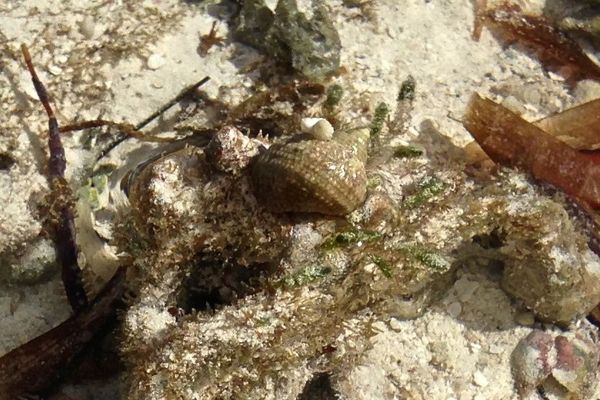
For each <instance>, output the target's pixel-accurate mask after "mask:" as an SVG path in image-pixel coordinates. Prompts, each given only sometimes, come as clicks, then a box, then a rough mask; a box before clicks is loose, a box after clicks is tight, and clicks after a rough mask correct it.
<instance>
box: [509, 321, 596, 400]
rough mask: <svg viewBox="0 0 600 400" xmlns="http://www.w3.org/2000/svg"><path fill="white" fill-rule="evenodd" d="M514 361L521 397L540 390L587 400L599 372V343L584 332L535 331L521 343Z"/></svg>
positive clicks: (557, 395)
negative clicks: (557, 332)
mask: <svg viewBox="0 0 600 400" xmlns="http://www.w3.org/2000/svg"><path fill="white" fill-rule="evenodd" d="M582 333H583V334H582ZM511 363H512V368H513V374H514V377H515V383H516V385H517V389H518V390H519V393H520V394H521V396H522V397H526V396H527V395H529V394H531V393H532V392H533V391H535V390H537V391H539V392H543V393H545V394H546V396H547V398H552V399H573V400H575V399H588V398H589V396H590V394H591V393H592V390H593V389H594V386H595V381H596V376H597V372H598V371H597V368H598V346H597V343H595V342H594V341H593V340H592V339H591V338H590V337H588V335H586V333H585V332H577V333H573V332H566V333H565V334H564V335H563V334H556V333H553V332H541V331H533V332H531V333H530V334H529V335H527V336H526V337H525V338H523V339H522V340H521V341H520V342H519V344H518V345H517V347H516V348H515V350H514V351H513V353H512V357H511Z"/></svg>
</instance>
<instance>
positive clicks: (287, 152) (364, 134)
mask: <svg viewBox="0 0 600 400" xmlns="http://www.w3.org/2000/svg"><path fill="white" fill-rule="evenodd" d="M368 144H369V130H368V129H355V130H352V131H345V132H338V133H336V134H335V135H333V137H332V139H331V140H318V139H314V138H312V139H304V140H292V141H289V142H286V143H281V144H274V145H272V146H271V147H270V148H269V149H268V150H266V151H265V152H263V153H261V154H259V155H258V156H257V157H256V158H255V159H254V160H253V162H252V165H251V176H252V182H253V186H254V191H255V195H256V197H257V199H258V201H259V202H260V203H261V204H263V205H264V206H265V207H266V208H268V209H269V210H270V211H272V212H309V213H319V214H325V215H346V214H348V213H350V212H352V211H353V210H354V209H356V208H357V207H358V206H360V205H361V204H362V203H363V202H364V200H365V197H366V193H367V174H366V171H365V162H366V159H367V148H368Z"/></svg>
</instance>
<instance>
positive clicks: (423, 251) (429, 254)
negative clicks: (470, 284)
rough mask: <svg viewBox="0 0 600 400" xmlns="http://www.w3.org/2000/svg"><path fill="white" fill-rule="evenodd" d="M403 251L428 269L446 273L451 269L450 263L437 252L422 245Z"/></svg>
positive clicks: (411, 246)
mask: <svg viewBox="0 0 600 400" xmlns="http://www.w3.org/2000/svg"><path fill="white" fill-rule="evenodd" d="M401 251H402V252H403V253H405V254H406V255H408V256H409V257H410V258H411V259H413V260H416V261H418V262H420V263H421V264H423V265H425V266H426V267H428V268H430V269H432V270H434V271H436V272H445V271H447V270H448V269H449V268H450V265H451V264H450V262H448V260H446V259H445V258H444V257H442V256H441V255H440V254H438V253H437V252H435V251H433V250H431V249H429V248H427V247H425V246H423V245H421V244H411V245H407V246H404V247H402V248H401Z"/></svg>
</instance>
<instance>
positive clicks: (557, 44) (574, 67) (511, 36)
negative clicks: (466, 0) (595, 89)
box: [473, 0, 600, 82]
mask: <svg viewBox="0 0 600 400" xmlns="http://www.w3.org/2000/svg"><path fill="white" fill-rule="evenodd" d="M485 7H486V1H485V0H478V1H477V3H476V12H475V25H474V28H473V38H474V39H475V40H478V39H479V36H480V34H481V29H482V27H483V26H486V27H488V28H489V29H490V30H491V31H492V32H493V33H494V34H496V36H498V37H499V38H500V39H501V40H503V41H504V42H505V43H507V44H513V43H515V44H517V45H518V46H520V47H522V48H524V49H525V50H527V51H529V52H532V53H534V54H535V55H536V56H537V57H538V59H539V60H540V62H541V63H542V64H543V65H544V66H545V67H546V68H548V69H549V70H552V71H555V72H557V73H560V74H561V75H563V76H564V77H565V78H566V79H567V80H569V81H571V82H574V81H578V80H581V79H595V80H600V66H598V65H597V64H596V63H594V61H592V60H591V59H590V58H589V57H588V56H587V55H586V54H585V52H584V51H583V50H582V49H581V46H579V44H577V42H576V41H574V40H573V39H571V38H570V37H568V36H567V35H566V34H565V33H564V32H562V31H561V30H560V29H558V28H557V27H556V26H554V25H553V24H552V23H551V22H550V21H549V20H547V19H546V18H545V17H543V16H534V15H527V14H524V13H522V12H521V8H520V7H519V6H517V5H509V4H506V3H505V4H501V5H499V6H497V7H495V8H492V9H490V10H486V9H485Z"/></svg>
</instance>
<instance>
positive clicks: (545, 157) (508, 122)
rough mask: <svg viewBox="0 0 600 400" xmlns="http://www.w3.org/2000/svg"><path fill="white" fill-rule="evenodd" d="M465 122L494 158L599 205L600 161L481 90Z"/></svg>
mask: <svg viewBox="0 0 600 400" xmlns="http://www.w3.org/2000/svg"><path fill="white" fill-rule="evenodd" d="M463 124H464V126H465V128H466V129H467V130H468V131H469V132H470V133H471V135H473V137H474V138H475V140H476V141H477V143H479V145H480V146H481V148H483V150H484V151H485V152H486V153H487V155H488V156H489V157H490V158H491V159H492V160H494V161H495V162H497V163H500V164H503V165H507V166H511V167H516V168H519V169H521V170H524V171H526V172H529V173H530V174H531V175H533V176H534V177H535V178H537V179H539V180H541V181H544V182H547V183H550V184H552V185H554V186H556V187H557V188H559V189H561V190H562V191H564V192H565V193H567V194H568V195H570V196H572V197H574V198H575V199H577V200H578V201H581V202H584V203H587V204H589V205H590V206H591V207H593V208H595V209H598V208H600V164H598V163H596V162H595V161H594V160H592V159H591V158H590V157H588V156H586V155H584V154H582V153H581V152H579V151H577V150H575V149H573V148H571V147H569V146H568V145H567V144H565V143H563V142H561V141H560V140H558V139H556V138H555V137H553V136H552V135H549V134H548V133H546V132H545V131H543V130H542V129H540V128H538V127H537V126H535V125H534V124H532V123H529V122H527V121H525V120H524V119H522V118H521V117H519V116H518V115H517V114H514V113H513V112H511V111H509V110H508V109H506V108H505V107H503V106H502V105H500V104H497V103H494V102H493V101H491V100H488V99H484V98H482V97H481V96H479V95H478V94H474V95H473V96H472V97H471V100H470V102H469V105H468V107H467V112H466V115H465V117H464V120H463Z"/></svg>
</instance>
